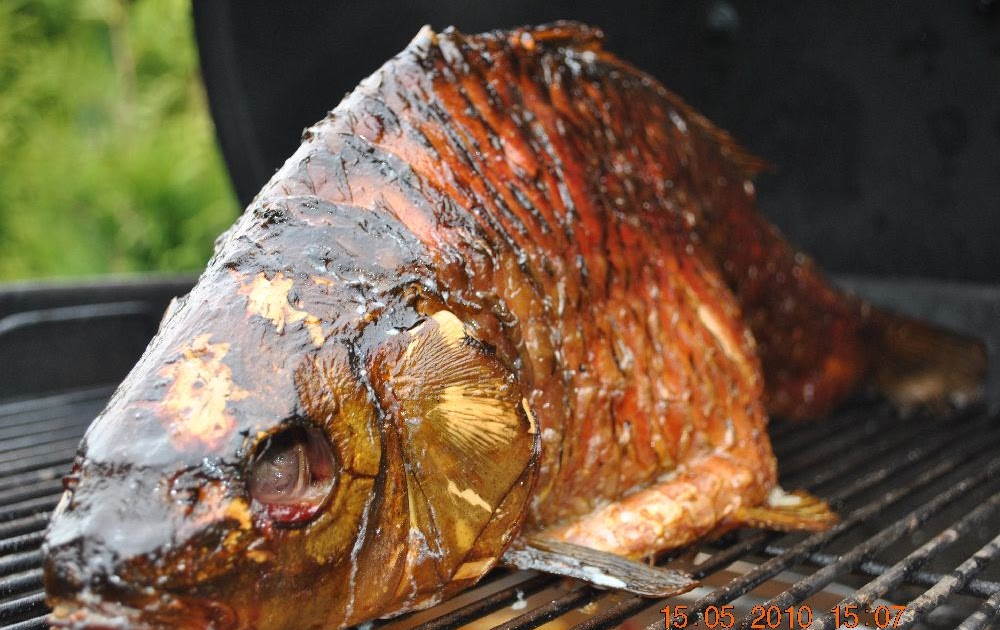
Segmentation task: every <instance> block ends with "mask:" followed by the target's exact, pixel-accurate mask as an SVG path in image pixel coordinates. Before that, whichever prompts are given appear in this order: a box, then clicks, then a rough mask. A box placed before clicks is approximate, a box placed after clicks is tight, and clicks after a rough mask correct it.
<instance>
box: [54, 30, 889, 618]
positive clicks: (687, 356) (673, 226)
mask: <svg viewBox="0 0 1000 630" xmlns="http://www.w3.org/2000/svg"><path fill="white" fill-rule="evenodd" d="M761 166H762V164H761V163H760V161H759V160H756V159H755V158H753V157H752V156H750V155H749V154H747V153H746V152H745V151H743V150H742V149H740V148H739V147H738V146H737V145H736V144H735V142H733V141H732V139H730V138H729V137H728V136H727V135H726V134H725V133H724V132H722V131H719V130H718V129H716V128H714V127H713V126H712V125H711V124H710V123H708V122H707V121H706V120H704V119H703V118H702V117H701V116H700V115H698V114H697V113H695V112H693V111H692V110H691V109H690V108H688V107H687V106H686V105H685V104H684V103H683V102H682V101H680V99H678V98H677V97H675V96H674V95H672V94H670V93H669V92H667V91H666V90H665V89H664V88H663V87H662V86H660V85H659V84H658V83H657V82H656V81H655V80H653V79H652V78H650V77H649V76H648V75H645V74H643V73H641V72H639V71H637V70H635V69H634V68H632V67H631V66H629V65H627V64H626V63H625V62H622V61H621V60H619V59H617V58H616V57H614V56H613V55H611V54H610V53H608V52H606V51H604V50H603V49H602V46H601V34H600V31H599V30H597V29H593V28H590V27H587V26H583V25H579V24H572V23H559V24H555V25H551V26H544V27H537V28H525V29H518V30H514V31H510V32H504V31H501V32H494V33H488V34H485V35H479V36H468V37H467V36H464V35H462V34H460V33H458V32H457V31H454V30H452V29H449V30H446V31H444V32H443V33H440V34H436V33H434V32H432V31H430V30H429V29H425V30H423V31H421V33H419V34H418V36H417V37H416V38H415V39H414V41H413V42H411V44H410V45H409V46H408V47H407V48H406V50H404V51H403V52H402V53H401V54H400V55H399V56H397V57H396V58H395V59H393V60H390V61H389V62H388V63H386V64H385V65H384V66H383V67H382V68H381V69H380V70H379V71H378V72H376V73H375V74H374V75H372V76H371V77H369V78H368V79H366V80H365V81H364V82H362V84H361V85H360V86H359V87H358V88H357V89H356V90H355V91H354V92H353V93H352V94H350V95H348V96H347V97H346V98H345V100H344V101H343V102H342V103H341V104H340V105H339V106H338V107H337V108H336V109H335V110H333V111H332V112H331V113H330V115H329V116H328V117H327V118H326V119H325V120H323V121H321V122H320V123H318V124H317V125H315V126H314V127H312V128H310V129H308V130H307V131H306V132H305V134H304V136H303V143H302V145H301V146H300V148H299V150H298V151H297V152H296V153H295V154H294V155H293V156H292V157H291V158H290V159H289V160H288V161H287V162H286V163H285V165H284V166H283V167H282V169H281V170H279V172H278V173H277V174H276V175H275V177H274V178H273V179H272V180H271V182H270V183H269V184H268V185H267V186H266V187H265V188H264V190H262V191H261V193H260V194H259V195H258V197H257V198H256V199H255V200H254V202H253V203H252V204H251V206H250V207H249V208H248V210H247V212H246V213H245V214H244V215H243V216H242V217H241V218H240V219H239V221H238V222H237V223H236V224H235V225H234V226H233V228H231V229H230V230H229V231H228V232H227V233H226V234H225V235H223V236H222V237H220V239H219V241H218V242H217V248H216V254H215V256H214V257H213V259H212V261H210V263H209V265H208V268H207V269H206V271H205V272H204V274H203V275H202V277H201V279H200V280H199V282H198V284H197V285H196V287H195V288H194V289H193V290H192V292H191V294H190V295H189V296H187V298H186V299H184V300H183V301H182V303H179V304H178V306H177V307H176V308H175V309H173V310H172V312H171V313H170V314H169V315H168V317H167V319H166V320H165V321H164V323H163V325H162V327H161V330H160V332H159V334H158V335H157V337H156V338H155V339H154V341H153V342H152V343H151V345H150V347H149V348H148V349H147V351H146V353H145V355H144V356H143V358H142V359H141V360H140V362H139V364H138V365H137V366H136V368H135V369H134V370H133V372H132V373H131V374H130V375H129V377H128V378H127V379H126V381H125V382H124V383H123V384H122V386H121V387H120V388H119V390H118V391H117V392H116V394H115V396H114V397H113V399H112V400H111V402H110V403H109V405H108V407H107V409H105V411H104V412H102V414H101V416H100V417H99V418H98V419H97V420H96V421H95V422H94V424H93V425H92V426H91V428H90V429H89V430H88V432H87V435H86V437H85V439H84V442H83V444H82V446H81V451H80V453H79V455H78V457H77V461H76V464H75V466H74V472H73V475H72V476H71V477H70V480H69V482H68V485H67V492H66V494H65V495H64V498H63V501H62V503H61V505H60V507H59V509H58V510H57V512H56V514H55V515H54V517H53V520H52V524H51V527H50V530H49V532H48V534H47V537H46V543H45V555H46V566H45V581H46V589H47V591H48V594H49V603H50V604H52V605H53V607H54V609H55V612H54V614H53V618H52V620H53V624H54V625H56V626H58V627H74V628H100V627H107V626H109V625H115V624H118V625H126V626H129V627H149V628H177V627H191V628H234V629H235V628H260V629H266V630H271V629H278V630H284V629H289V630H291V629H295V630H301V629H302V628H329V627H343V626H347V625H351V624H356V623H360V622H362V621H366V620H369V619H373V618H376V617H382V616H390V615H394V614H399V613H402V612H406V611H407V610H412V609H415V608H421V607H426V606H429V605H432V604H433V603H435V602H437V601H440V600H441V599H442V598H444V597H447V596H449V595H451V594H453V593H455V592H457V591H459V590H461V589H462V588H464V587H466V586H468V585H470V584H472V583H474V582H475V581H476V580H478V579H479V578H480V577H481V576H482V575H484V574H485V573H486V572H487V571H488V570H489V569H490V568H491V567H492V566H494V565H495V564H496V563H497V562H498V561H499V560H500V558H501V556H502V554H503V553H504V550H505V549H507V547H508V546H509V545H510V544H511V542H512V541H513V540H514V539H515V537H518V536H521V538H522V540H530V539H531V538H532V537H539V536H542V537H545V536H547V537H549V538H550V539H552V540H556V541H562V543H573V544H584V545H587V546H591V547H593V548H595V549H598V550H600V551H601V552H602V553H605V554H606V553H616V554H619V555H626V556H641V555H643V554H646V553H649V552H651V551H655V550H658V549H663V548H668V547H672V546H678V545H682V544H685V543H687V542H690V541H692V540H694V539H696V538H697V537H698V536H701V535H703V534H705V533H706V532H708V531H710V530H712V529H714V528H716V527H719V526H731V525H733V524H734V523H739V522H752V523H754V524H760V525H771V526H783V527H817V526H824V525H825V524H828V523H829V521H828V520H823V518H825V517H826V516H829V512H828V511H824V509H825V508H824V506H822V505H821V504H820V505H819V508H817V504H816V503H810V502H809V500H806V499H804V500H803V503H802V504H803V505H809V506H811V507H810V513H811V514H814V515H815V514H817V513H818V514H820V515H821V516H822V517H823V518H820V519H818V520H816V519H814V520H812V521H809V520H806V519H803V518H801V517H800V515H799V514H797V513H796V510H795V508H794V507H793V508H791V509H784V508H779V507H776V505H777V504H776V503H775V504H772V503H773V502H771V501H770V498H771V497H774V496H776V493H777V496H778V497H779V498H780V499H782V500H781V501H780V502H778V503H781V504H788V503H794V501H789V500H788V499H787V496H783V495H780V492H778V491H777V490H776V489H775V486H774V484H775V476H776V475H775V462H774V457H773V454H772V452H771V448H770V443H769V441H768V438H767V434H766V432H765V428H766V422H767V411H766V406H767V405H768V404H769V405H770V406H771V407H772V408H774V409H777V410H791V413H792V415H808V414H815V413H820V412H822V411H823V410H825V409H827V408H828V407H829V405H832V404H833V403H834V402H835V401H836V399H837V398H838V397H839V396H841V395H842V394H843V392H845V391H847V390H849V389H850V387H853V385H854V383H855V382H856V381H857V380H858V379H859V378H861V376H862V375H863V374H864V373H865V372H866V370H868V369H869V363H870V361H871V359H870V357H868V356H867V355H866V354H865V353H863V352H861V351H860V350H858V349H859V348H861V347H862V344H861V343H860V341H859V339H858V338H859V336H861V335H862V334H863V332H864V331H865V330H866V326H868V323H867V322H868V320H867V319H866V317H867V316H866V315H865V314H864V313H865V311H864V309H863V308H861V307H860V306H859V305H858V304H857V303H854V302H851V301H850V300H847V299H846V298H843V296H841V295H840V294H839V293H837V292H835V291H833V290H832V289H829V288H828V287H827V285H826V283H825V281H824V280H823V278H822V276H821V275H820V274H819V273H818V272H817V271H816V270H815V268H814V266H812V265H811V264H810V263H808V262H807V261H806V262H803V261H804V260H805V259H803V258H801V257H800V255H799V254H797V253H796V252H795V251H794V250H793V249H792V248H791V247H790V246H788V245H787V244H785V243H784V241H783V240H782V239H781V238H780V235H778V234H777V233H776V232H775V231H774V230H773V228H771V227H770V226H768V225H767V224H766V223H765V222H764V221H763V220H762V219H760V218H759V217H758V216H757V215H756V213H755V199H754V191H753V187H752V184H751V183H750V178H751V177H752V175H753V173H754V172H755V171H756V170H757V169H759V168H760V167H761ZM727 230H731V232H728V231H727ZM727 234H731V238H728V240H727V236H726V235H727ZM772 262H773V264H772ZM772 267H773V268H772ZM753 268H758V273H756V274H753V273H751V269H753ZM780 274H784V277H785V278H786V279H787V278H794V279H795V280H794V281H784V282H779V281H778V280H777V279H778V277H779V275H780ZM746 278H750V280H749V281H748V280H746ZM760 278H764V280H757V281H754V280H755V279H760ZM784 298H791V299H792V301H793V302H794V304H795V307H794V308H792V309H791V311H790V314H786V315H785V316H784V317H785V319H780V317H778V316H776V315H775V313H776V312H778V311H780V312H782V313H784V312H785V311H781V308H782V307H781V305H782V304H784V303H786V302H785V301H783V300H784ZM773 322H779V323H788V325H789V326H790V327H791V328H793V329H795V327H798V328H797V330H799V331H800V332H798V333H795V335H794V337H795V339H794V340H793V341H794V344H792V345H789V344H788V343H786V341H787V340H786V338H785V337H782V334H785V333H781V334H779V333H772V332H771V328H772V326H771V323H773ZM803 331H804V332H806V333H808V334H803ZM831 331H834V332H837V334H836V335H834V336H833V337H831V338H832V339H833V340H834V341H837V340H840V342H837V343H834V342H831V341H829V339H827V337H830V333H831ZM838 331H839V332H838ZM812 335H819V336H823V335H826V337H824V340H822V341H814V337H813V336H812ZM755 336H756V337H757V338H756V339H755ZM904 337H905V335H904ZM758 341H759V342H760V344H759V345H758ZM902 345H904V346H905V345H906V344H902ZM762 348H763V350H762ZM759 355H760V356H762V357H763V366H762V363H761V360H760V359H759V358H758V356H759ZM785 355H788V357H790V359H789V361H788V362H786V363H783V362H782V360H783V357H785ZM830 357H832V359H831V358H830ZM780 366H785V367H784V368H782V369H785V370H786V372H785V374H786V376H782V375H781V373H779V372H777V371H776V370H778V369H779V367H780ZM816 366H820V369H818V370H817V369H816ZM831 366H832V367H831ZM772 372H773V373H774V374H777V377H774V378H772ZM890 380H891V379H890ZM805 385H810V386H811V389H809V388H806V387H805ZM806 391H812V392H813V393H812V394H809V395H806V393H805V392H806ZM782 392H784V394H782ZM783 395H784V398H783V397H782V396H783ZM783 510H784V511H783ZM135 532H141V533H140V534H139V535H135ZM553 546H554V547H558V548H560V549H564V548H571V546H570V545H565V544H562V546H559V545H558V544H556V545H552V544H550V545H549V547H550V548H552V547H553ZM601 557H605V558H606V557H607V556H606V555H604V556H601ZM607 564H608V566H613V565H615V563H613V562H611V563H607ZM185 624H187V625H185Z"/></svg>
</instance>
